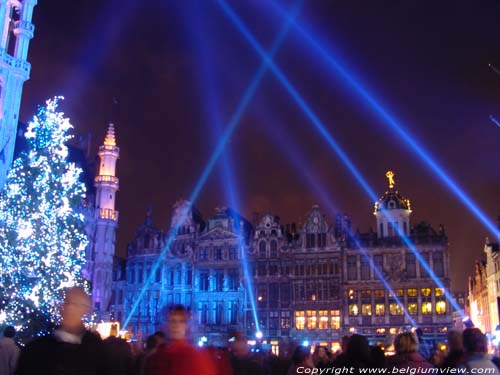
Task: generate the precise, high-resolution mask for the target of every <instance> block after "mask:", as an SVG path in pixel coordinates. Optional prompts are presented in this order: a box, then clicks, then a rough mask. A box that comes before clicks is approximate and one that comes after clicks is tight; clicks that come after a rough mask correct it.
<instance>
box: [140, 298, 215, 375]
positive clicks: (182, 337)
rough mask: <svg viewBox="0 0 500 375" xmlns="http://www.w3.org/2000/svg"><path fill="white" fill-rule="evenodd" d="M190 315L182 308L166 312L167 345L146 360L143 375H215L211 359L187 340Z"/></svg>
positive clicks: (177, 306) (159, 348)
mask: <svg viewBox="0 0 500 375" xmlns="http://www.w3.org/2000/svg"><path fill="white" fill-rule="evenodd" d="M189 318H190V314H189V311H187V310H186V309H185V308H184V306H182V305H175V306H173V307H172V308H170V309H169V312H168V317H167V333H168V338H169V343H168V344H163V345H161V346H160V347H158V349H157V350H156V352H155V353H154V354H152V355H151V356H150V357H148V358H147V360H146V363H145V368H144V374H145V375H186V374H196V375H215V374H216V371H215V365H214V364H213V362H212V360H211V358H210V355H209V354H208V353H207V352H206V351H204V350H201V349H198V348H196V347H194V346H193V345H191V344H190V343H189V342H188V340H187V338H186V331H187V326H188V321H189Z"/></svg>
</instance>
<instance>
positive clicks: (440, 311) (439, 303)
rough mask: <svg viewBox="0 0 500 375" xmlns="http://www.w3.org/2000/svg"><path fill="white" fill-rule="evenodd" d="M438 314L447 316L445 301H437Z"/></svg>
mask: <svg viewBox="0 0 500 375" xmlns="http://www.w3.org/2000/svg"><path fill="white" fill-rule="evenodd" d="M436 314H439V315H442V314H446V302H445V301H443V300H440V301H436Z"/></svg>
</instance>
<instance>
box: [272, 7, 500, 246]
mask: <svg viewBox="0 0 500 375" xmlns="http://www.w3.org/2000/svg"><path fill="white" fill-rule="evenodd" d="M271 3H272V4H273V5H274V6H275V7H276V8H278V9H279V10H280V12H282V13H283V10H282V9H281V8H280V7H279V6H278V5H277V4H276V3H275V2H274V1H272V2H271ZM285 17H287V16H286V15H285ZM290 22H291V23H292V24H293V25H294V27H295V29H296V30H297V31H298V32H299V33H300V35H302V37H304V38H305V39H306V40H307V42H309V43H310V44H311V45H312V46H313V47H314V49H316V51H317V52H319V54H320V55H321V56H322V57H323V58H324V59H325V60H326V61H327V62H328V63H329V64H330V65H331V66H332V67H333V68H334V69H335V71H336V72H337V73H338V74H339V75H340V76H341V77H342V78H343V79H344V80H345V81H346V82H347V83H348V84H349V86H351V87H352V89H353V90H354V91H355V92H356V93H357V94H359V95H360V96H361V97H362V98H363V99H364V100H365V101H366V102H367V103H368V104H369V105H370V107H371V108H372V110H373V111H374V112H375V113H376V114H377V115H378V116H379V117H380V118H381V119H382V120H384V121H383V123H384V124H385V125H386V126H388V127H389V128H390V129H392V130H393V131H395V132H396V134H398V136H399V137H400V138H401V139H402V140H403V141H404V142H405V143H406V144H407V145H408V146H410V148H411V149H412V150H413V151H414V153H415V154H416V155H418V156H419V157H420V159H421V160H422V161H423V162H424V163H425V164H426V165H427V166H428V167H429V168H430V169H431V170H432V171H433V172H434V173H435V174H436V175H437V176H438V178H439V179H440V180H441V181H442V182H444V184H445V186H447V187H448V189H449V190H451V192H452V193H453V194H454V195H455V196H456V197H457V198H458V199H459V200H460V201H461V202H462V204H463V205H464V206H465V207H466V208H468V209H469V211H471V212H472V213H473V214H474V215H475V216H476V218H477V219H479V221H480V222H481V223H483V224H484V226H486V228H487V229H488V230H489V231H491V233H492V234H494V235H495V237H497V238H498V237H500V231H499V230H498V228H497V227H496V225H495V224H494V223H493V222H492V221H491V220H489V219H488V217H487V215H486V214H485V213H484V212H483V211H482V210H481V209H480V208H479V206H478V205H477V204H476V203H475V202H474V201H473V200H472V198H470V197H469V196H468V195H467V193H466V192H465V191H464V190H463V189H461V188H460V186H458V185H457V184H456V183H455V182H454V181H453V179H452V178H451V177H450V176H449V175H448V174H447V173H446V172H445V170H444V168H442V167H441V166H440V165H439V164H438V163H437V162H436V161H435V160H434V159H433V157H432V156H431V155H430V153H429V152H427V151H426V150H425V149H424V147H423V146H421V145H420V144H419V143H418V142H417V141H416V140H415V137H413V136H412V135H411V134H410V133H409V131H407V130H406V129H405V128H404V127H403V125H401V124H399V123H398V121H397V120H396V119H395V118H394V117H393V116H392V115H391V114H390V113H389V112H388V111H386V110H385V109H384V108H383V107H382V105H381V104H380V103H379V102H378V101H377V100H375V98H374V97H373V95H372V94H370V93H369V92H368V90H366V89H365V88H364V87H363V85H361V83H359V82H358V81H357V80H356V79H355V78H353V75H352V74H351V73H350V72H349V71H348V70H347V69H346V68H344V67H343V66H342V65H341V64H340V63H339V62H338V61H337V60H336V59H335V58H334V57H333V56H332V54H331V53H329V52H328V51H327V50H326V49H325V48H324V47H322V46H321V45H320V44H319V43H318V42H317V41H316V40H315V39H314V38H313V37H312V36H311V33H310V32H308V31H306V30H305V29H304V28H303V27H302V26H300V25H299V24H298V23H297V22H296V21H295V20H290Z"/></svg>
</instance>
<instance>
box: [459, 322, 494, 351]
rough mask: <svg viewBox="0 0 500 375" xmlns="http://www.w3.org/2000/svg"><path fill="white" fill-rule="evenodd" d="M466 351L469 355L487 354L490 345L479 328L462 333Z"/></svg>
mask: <svg viewBox="0 0 500 375" xmlns="http://www.w3.org/2000/svg"><path fill="white" fill-rule="evenodd" d="M462 338H463V344H464V349H465V351H467V352H469V353H486V351H487V350H488V343H487V340H486V336H485V335H484V334H483V333H482V332H481V330H480V329H479V328H467V329H465V330H464V331H463V332H462Z"/></svg>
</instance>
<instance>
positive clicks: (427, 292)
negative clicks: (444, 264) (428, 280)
mask: <svg viewBox="0 0 500 375" xmlns="http://www.w3.org/2000/svg"><path fill="white" fill-rule="evenodd" d="M420 293H422V295H423V296H424V297H429V296H430V295H431V288H422V289H420Z"/></svg>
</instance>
